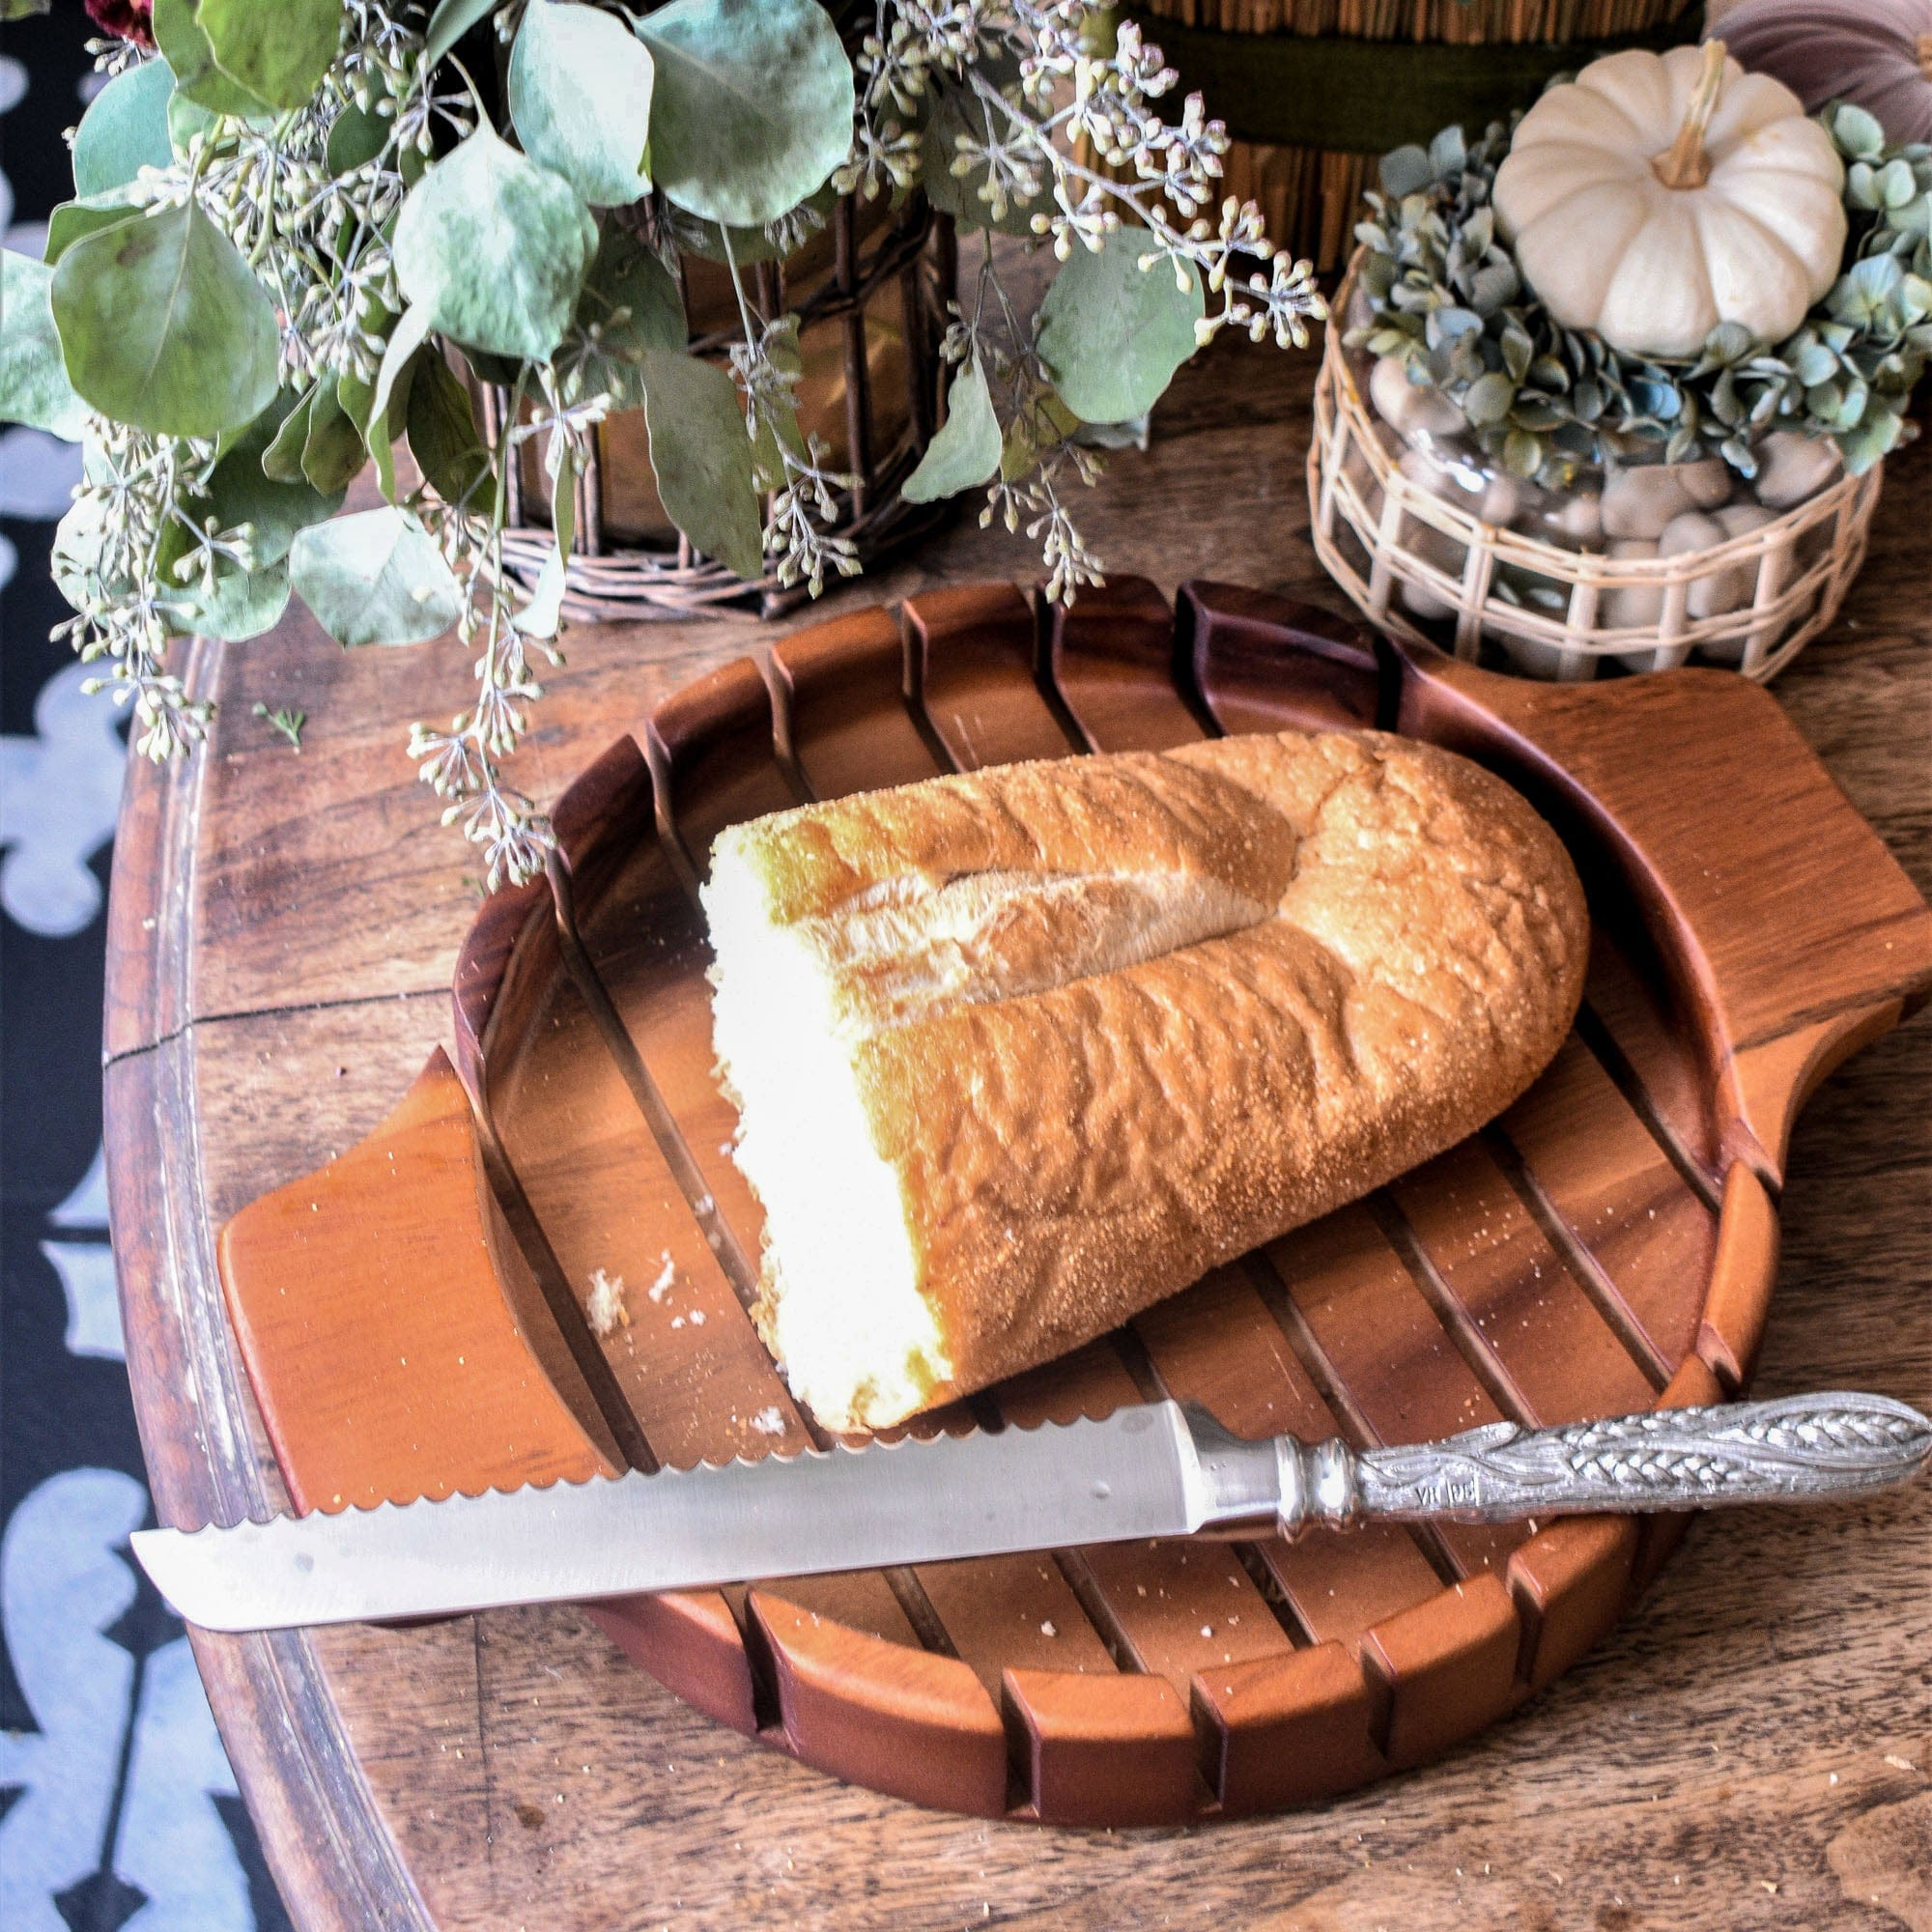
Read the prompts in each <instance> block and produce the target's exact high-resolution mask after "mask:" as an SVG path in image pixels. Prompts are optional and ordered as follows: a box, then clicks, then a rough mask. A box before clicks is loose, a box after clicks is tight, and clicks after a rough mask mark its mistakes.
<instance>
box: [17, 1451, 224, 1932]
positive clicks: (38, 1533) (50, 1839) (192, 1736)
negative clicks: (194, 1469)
mask: <svg viewBox="0 0 1932 1932" xmlns="http://www.w3.org/2000/svg"><path fill="white" fill-rule="evenodd" d="M147 1514H148V1499H147V1496H146V1494H145V1492H143V1491H142V1488H141V1486H140V1484H139V1483H137V1482H136V1481H135V1480H134V1479H133V1477H131V1476H128V1475H124V1474H122V1472H121V1471H120V1470H118V1469H65V1470H63V1471H62V1472H61V1473H60V1474H59V1475H57V1476H49V1477H48V1478H47V1480H46V1481H45V1482H43V1484H41V1485H40V1487H39V1488H38V1489H36V1490H33V1491H32V1492H29V1493H28V1495H27V1496H26V1497H25V1499H24V1500H23V1501H22V1502H21V1503H20V1505H19V1507H18V1508H17V1509H15V1510H14V1515H13V1518H12V1520H10V1521H9V1522H8V1525H7V1533H6V1536H5V1538H4V1539H0V1622H4V1625H5V1629H6V1635H7V1651H8V1655H9V1656H10V1657H11V1658H12V1660H13V1663H14V1677H15V1678H16V1679H17V1680H18V1682H19V1685H20V1689H21V1690H22V1691H23V1692H24V1693H25V1696H26V1699H27V1705H28V1708H29V1709H30V1710H31V1711H32V1712H33V1714H34V1721H35V1723H36V1724H37V1725H38V1726H39V1729H38V1731H18V1732H0V1786H4V1785H12V1786H16V1787H19V1788H20V1791H21V1795H20V1797H19V1798H18V1799H17V1800H16V1801H15V1802H14V1805H13V1806H12V1808H11V1809H10V1810H9V1811H8V1813H7V1815H6V1816H5V1817H4V1818H0V1924H4V1925H5V1926H6V1927H7V1928H8V1932H67V1925H66V1919H65V1918H64V1917H63V1915H62V1913H61V1911H60V1908H59V1907H58V1906H57V1905H56V1904H55V1902H54V1900H55V1895H56V1894H57V1893H60V1892H63V1891H66V1890H68V1889H70V1888H71V1887H73V1886H76V1885H79V1884H80V1883H81V1882H83V1881H84V1880H85V1879H87V1878H88V1877H89V1876H90V1875H91V1874H92V1873H94V1872H95V1871H96V1870H97V1869H98V1868H99V1865H100V1864H101V1862H102V1860H103V1854H110V1855H111V1856H112V1858H113V1861H114V1867H115V1869H116V1871H117V1874H118V1875H119V1876H120V1877H121V1878H122V1879H123V1880H124V1882H126V1883H128V1884H131V1885H134V1886H136V1887H138V1888H139V1889H140V1890H141V1891H142V1892H143V1893H145V1894H146V1898H147V1903H146V1904H145V1905H144V1906H143V1907H142V1908H141V1909H140V1910H139V1911H138V1912H137V1913H136V1914H135V1915H134V1916H133V1917H132V1918H129V1919H128V1926H130V1927H133V1928H136V1932H241V1928H245V1927H249V1926H252V1924H253V1922H254V1918H253V1914H252V1912H251V1911H250V1909H249V1905H248V1888H247V1880H246V1878H245V1876H244V1875H243V1873H242V1871H241V1861H240V1860H239V1859H238V1858H237V1857H236V1856H235V1847H234V1844H233V1842H232V1841H231V1840H230V1838H229V1836H228V1832H227V1828H226V1827H225V1826H224V1825H223V1824H222V1822H221V1815H220V1813H219V1812H218V1811H216V1810H215V1808H214V1805H213V1797H214V1796H215V1795H217V1794H224V1793H225V1794H228V1795H233V1793H234V1791H235V1776H234V1773H233V1772H232V1771H230V1770H229V1768H228V1762H227V1759H226V1758H225V1757H224V1756H223V1755H222V1750H221V1741H220V1739H219V1737H218V1736H217V1735H216V1733H215V1729H214V1721H213V1719H212V1718H211V1717H210V1716H209V1711H208V1701H207V1699H206V1697H205V1696H204V1695H203V1694H202V1691H201V1686H200V1682H199V1679H198V1678H197V1677H196V1675H195V1670H194V1662H193V1658H192V1656H191V1654H190V1653H189V1651H188V1647H187V1639H186V1638H185V1637H177V1638H176V1639H174V1640H173V1641H172V1642H170V1643H166V1644H163V1645H162V1646H160V1648H158V1649H157V1650H156V1651H154V1652H153V1653H152V1654H151V1655H150V1656H149V1659H148V1662H147V1667H146V1670H145V1671H144V1673H143V1678H144V1682H143V1687H142V1696H141V1708H140V1711H139V1713H138V1714H137V1715H136V1718H135V1720H134V1736H133V1739H132V1747H131V1751H130V1754H129V1759H128V1785H127V1791H126V1795H125V1797H124V1799H123V1802H122V1805H121V1811H120V1816H119V1819H118V1821H117V1823H118V1829H117V1830H116V1831H115V1843H114V1844H113V1845H112V1846H111V1847H110V1846H108V1845H107V1844H106V1837H107V1833H108V1829H109V1824H110V1820H111V1819H112V1818H113V1805H114V1787H115V1782H116V1779H117V1776H118V1775H119V1771H120V1764H121V1747H122V1739H123V1737H124V1735H125V1734H126V1730H127V1724H128V1696H129V1694H130V1691H131V1690H132V1687H133V1681H134V1671H135V1661H134V1659H133V1658H132V1657H131V1656H130V1655H129V1654H128V1651H126V1650H125V1649H123V1648H122V1646H121V1645H120V1644H118V1643H117V1642H115V1641H114V1640H113V1639H112V1638H111V1637H109V1636H108V1635H106V1634H105V1633H106V1632H107V1631H108V1630H110V1629H111V1628H112V1627H113V1625H114V1624H115V1622H116V1620H117V1619H118V1618H120V1617H121V1616H122V1615H123V1614H124V1613H125V1612H126V1611H127V1609H128V1606H129V1605H131V1604H132V1603H133V1601H134V1596H135V1581H134V1576H133V1573H132V1572H131V1571H130V1570H129V1568H128V1561H127V1559H126V1558H125V1557H124V1556H122V1555H120V1554H119V1553H118V1548H119V1546H121V1545H122V1544H125V1542H126V1541H127V1538H128V1532H129V1531H131V1530H135V1529H138V1528H139V1527H140V1526H141V1523H142V1522H143V1520H145V1519H146V1517H147Z"/></svg>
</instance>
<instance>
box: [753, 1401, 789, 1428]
mask: <svg viewBox="0 0 1932 1932" xmlns="http://www.w3.org/2000/svg"><path fill="white" fill-rule="evenodd" d="M752 1428H753V1432H754V1433H755V1434H756V1435H783V1434H784V1433H785V1426H784V1417H783V1416H782V1415H781V1414H780V1413H779V1406H778V1404H777V1403H771V1404H769V1405H767V1406H765V1407H763V1408H761V1409H759V1411H758V1412H757V1414H756V1415H754V1416H753V1418H752Z"/></svg>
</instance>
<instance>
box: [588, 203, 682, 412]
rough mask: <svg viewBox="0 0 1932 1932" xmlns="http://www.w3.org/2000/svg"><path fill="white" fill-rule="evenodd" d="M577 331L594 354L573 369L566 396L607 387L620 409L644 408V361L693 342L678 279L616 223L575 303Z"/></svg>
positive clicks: (608, 230)
mask: <svg viewBox="0 0 1932 1932" xmlns="http://www.w3.org/2000/svg"><path fill="white" fill-rule="evenodd" d="M576 327H578V329H579V330H580V331H581V332H582V334H583V335H584V336H586V337H587V338H588V339H589V342H590V345H591V348H592V351H593V354H592V355H588V356H586V357H585V359H584V361H583V362H582V363H581V364H579V365H575V366H574V367H573V369H572V371H571V374H570V376H569V377H568V378H567V379H566V394H567V395H568V396H569V398H570V400H572V401H575V400H576V398H577V394H578V393H581V392H583V391H587V390H591V389H599V388H602V389H608V390H609V391H610V393H611V397H612V400H613V405H614V407H615V408H617V409H620V410H635V409H641V408H642V407H643V401H644V384H643V377H642V374H641V369H642V357H643V355H644V353H645V351H647V350H651V349H682V348H683V347H684V346H685V344H686V343H687V342H688V341H689V340H690V335H691V331H690V327H689V325H688V324H687V323H686V321H685V315H684V293H683V291H682V290H681V289H680V288H679V287H678V285H677V277H676V276H675V275H673V274H672V273H671V271H670V270H668V269H667V268H666V267H665V265H664V264H663V263H662V262H660V261H659V260H658V258H657V257H656V256H655V255H654V254H652V253H651V251H650V250H649V249H648V248H646V247H645V246H644V244H643V243H642V242H641V241H639V240H638V238H637V237H636V236H635V235H633V234H631V233H630V232H629V231H628V230H626V229H622V228H619V227H618V226H617V225H616V224H615V223H614V222H612V223H611V225H610V226H609V227H608V228H606V229H605V231H604V237H603V240H602V241H599V242H598V244H597V259H596V260H595V261H594V262H592V263H591V265H590V272H589V274H588V275H587V276H585V277H584V282H583V293H582V295H581V296H580V297H579V298H578V299H577V316H576Z"/></svg>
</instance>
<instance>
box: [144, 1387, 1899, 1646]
mask: <svg viewBox="0 0 1932 1932" xmlns="http://www.w3.org/2000/svg"><path fill="white" fill-rule="evenodd" d="M1928 1462H1932V1421H1928V1420H1927V1419H1926V1418H1925V1417H1924V1416H1923V1415H1920V1414H1919V1413H1918V1410H1916V1409H1913V1408H1910V1407H1908V1406H1906V1405H1905V1404H1904V1403H1902V1402H1894V1401H1892V1400H1890V1399H1889V1398H1888V1397H1885V1396H1876V1395H1846V1394H1835V1393H1833V1394H1820V1395H1801V1396H1787V1397H1783V1398H1780V1399H1778V1400H1776V1401H1771V1402H1751V1403H1736V1404H1729V1405H1725V1406H1718V1407H1711V1408H1668V1409H1655V1410H1651V1411H1649V1412H1648V1413H1645V1414H1641V1415H1626V1416H1620V1417H1617V1418H1615V1419H1613V1420H1608V1421H1602V1422H1577V1423H1573V1424H1571V1425H1569V1426H1568V1427H1565V1428H1561V1429H1524V1428H1520V1427H1518V1426H1517V1425H1516V1424H1515V1423H1510V1422H1498V1423H1492V1424H1491V1425H1490V1426H1488V1427H1487V1428H1483V1429H1472V1430H1470V1431H1468V1432H1467V1433H1466V1434H1464V1435H1453V1436H1450V1437H1449V1438H1448V1439H1447V1440H1446V1441H1440V1442H1427V1443H1418V1444H1414V1445H1408V1446H1403V1447H1384V1448H1371V1449H1351V1448H1350V1447H1349V1445H1348V1444H1346V1443H1344V1442H1340V1441H1326V1442H1320V1443H1312V1444H1311V1443H1304V1442H1302V1441H1299V1440H1297V1439H1296V1438H1295V1437H1294V1436H1292V1435H1277V1436H1273V1437H1264V1438H1262V1439H1260V1440H1256V1441H1248V1440H1244V1439H1242V1438H1240V1437H1237V1436H1235V1435H1229V1434H1228V1432H1227V1431H1226V1430H1224V1429H1222V1428H1221V1427H1220V1426H1219V1425H1218V1424H1216V1423H1215V1422H1214V1421H1213V1420H1212V1418H1211V1417H1209V1416H1208V1414H1207V1413H1206V1412H1205V1411H1203V1410H1201V1409H1198V1408H1194V1407H1191V1406H1190V1407H1187V1408H1183V1407H1182V1406H1179V1404H1177V1403H1172V1402H1156V1403H1151V1404H1148V1405H1146V1406H1140V1407H1131V1408H1124V1409H1120V1410H1117V1411H1116V1412H1115V1413H1114V1414H1112V1415H1110V1416H1108V1417H1106V1418H1105V1419H1104V1420H1102V1421H1079V1422H1073V1423H1068V1424H1046V1425H1044V1426H1042V1427H1040V1428H1037V1429H1019V1428H1009V1429H1005V1430H1001V1431H998V1432H984V1433H980V1434H976V1435H964V1436H957V1437H954V1436H946V1435H941V1436H936V1437H934V1438H932V1439H931V1440H929V1441H922V1440H918V1439H916V1438H911V1437H908V1438H906V1439H904V1440H901V1441H898V1442H894V1443H873V1444H869V1445H867V1446H866V1447H863V1448H857V1449H853V1448H846V1447H843V1446H838V1447H834V1448H832V1449H829V1450H823V1451H807V1452H805V1453H803V1454H800V1455H797V1456H779V1455H773V1456H768V1457H766V1458H764V1459H762V1460H761V1461H758V1462H742V1461H741V1462H735V1463H725V1464H722V1465H714V1464H710V1463H700V1464H698V1465H697V1466H696V1468H692V1469H663V1470H659V1471H657V1472H655V1473H652V1474H648V1475H647V1474H644V1473H642V1472H640V1471H635V1470H634V1471H632V1472H631V1473H629V1474H626V1475H622V1476H615V1477H594V1478H592V1479H591V1480H590V1481H588V1482H582V1483H566V1482H559V1483H556V1484H554V1485H552V1486H551V1487H549V1488H527V1489H520V1490H511V1491H498V1490H487V1491H484V1492H481V1493H480V1494H477V1495H473V1496H471V1495H463V1494H456V1495H452V1496H450V1497H448V1498H447V1499H446V1500H440V1501H432V1500H423V1501H418V1502H412V1503H406V1504H395V1503H386V1502H385V1503H381V1504H379V1505H377V1506H376V1507H374V1508H372V1509H366V1510H365V1509H359V1508H355V1507H351V1508H347V1509H344V1510H340V1511H337V1512H334V1513H332V1514H322V1513H318V1514H311V1515H307V1516H298V1517H286V1516H285V1517H278V1518H276V1519H274V1520H271V1521H269V1522H252V1521H250V1522H240V1523H236V1524H235V1525H233V1526H232V1527H228V1528H219V1527H213V1526H211V1527H208V1528H203V1529H197V1530H193V1531H184V1530H179V1529H151V1530H143V1531H138V1532H137V1533H136V1534H135V1535H134V1536H133V1537H132V1538H131V1539H130V1540H131V1543H132V1547H133V1550H134V1554H135V1555H136V1556H137V1557H138V1558H139V1559H140V1562H141V1564H142V1567H143V1568H144V1569H146V1571H147V1573H148V1575H149V1576H150V1577H152V1578H153V1579H154V1581H155V1584H156V1587H157V1588H158V1589H159V1590H160V1592H161V1594H162V1595H163V1596H164V1597H165V1598H166V1599H167V1600H168V1602H169V1603H170V1604H172V1605H174V1607H175V1609H176V1610H177V1611H178V1612H179V1613H180V1614H181V1615H182V1616H183V1617H185V1619H186V1620H187V1621H188V1622H189V1623H192V1624H198V1625H200V1626H201V1627H202V1628H204V1629H207V1630H217V1631H258V1630H280V1629H288V1628H291V1627H295V1626H299V1625H309V1624H331V1623H352V1622H382V1621H384V1620H386V1619H391V1618H402V1617H420V1616H436V1615H442V1614H448V1613H453V1612H459V1611H465V1610H480V1609H488V1608H492V1607H494V1606H497V1605H509V1604H539V1603H578V1602H586V1601H591V1600H594V1599H596V1598H600V1597H618V1596H630V1595H633V1594H635V1593H637V1592H648V1591H657V1590H683V1589H694V1588H697V1587H700V1586H704V1585H710V1584H717V1583H724V1582H731V1581H736V1580H739V1579H743V1578H747V1577H795V1576H808V1575H811V1574H814V1573H819V1572H825V1571H834V1570H869V1569H876V1568H880V1567H882V1566H886V1565H894V1564H904V1563H931V1562H944V1561H947V1560H950V1559H952V1558H955V1557H963V1556H992V1555H998V1554H1002V1553H1005V1552H1008V1551H1012V1550H1021V1549H1041V1548H1068V1547H1078V1546H1080V1545H1083V1544H1096V1543H1119V1542H1125V1541H1128V1540H1131V1539H1135V1538H1141V1537H1175V1536H1188V1535H1196V1534H1201V1533H1204V1532H1205V1533H1208V1534H1210V1535H1217V1536H1228V1537H1249V1536H1264V1535H1268V1534H1270V1533H1274V1532H1279V1533H1281V1534H1283V1535H1286V1536H1293V1535H1296V1534H1298V1533H1300V1532H1302V1531H1305V1530H1307V1529H1309V1528H1311V1527H1314V1526H1316V1525H1330V1526H1334V1527H1338V1528H1339V1527H1347V1526H1350V1525H1352V1524H1356V1523H1362V1522H1436V1521H1443V1520H1454V1521H1459V1522H1504V1521H1513V1520H1520V1519H1525V1518H1527V1519H1532V1520H1541V1519H1544V1518H1548V1517H1555V1516H1565V1515H1576V1514H1579V1513H1592V1512H1611V1513H1622V1512H1627V1511H1634V1510H1642V1511H1652V1510H1682V1509H1702V1508H1708V1507H1711V1506H1713V1505H1719V1504H1731V1503H1762V1502H1825V1501H1833V1500H1841V1499H1846V1498H1851V1497H1857V1496H1868V1495H1871V1494H1873V1493H1874V1492H1877V1491H1879V1490H1882V1489H1885V1488H1888V1487H1889V1486H1890V1485H1892V1484H1894V1483H1899V1482H1903V1481H1905V1480H1907V1479H1908V1478H1910V1477H1912V1476H1916V1475H1918V1474H1919V1473H1920V1472H1921V1471H1923V1470H1924V1469H1925V1467H1926V1465H1927V1463H1928Z"/></svg>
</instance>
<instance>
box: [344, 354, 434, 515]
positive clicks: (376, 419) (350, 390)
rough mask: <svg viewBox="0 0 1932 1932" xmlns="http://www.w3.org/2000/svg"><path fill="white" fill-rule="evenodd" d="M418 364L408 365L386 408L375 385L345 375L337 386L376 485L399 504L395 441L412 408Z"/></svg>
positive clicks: (390, 499) (389, 498) (391, 500)
mask: <svg viewBox="0 0 1932 1932" xmlns="http://www.w3.org/2000/svg"><path fill="white" fill-rule="evenodd" d="M414 373H415V364H414V363H413V362H412V363H410V364H408V365H407V366H406V367H405V368H404V370H403V376H402V380H401V382H400V383H398V384H396V385H395V389H394V391H393V393H392V395H391V397H390V398H389V400H388V402H387V404H386V406H385V407H384V409H383V410H382V411H380V412H379V411H378V410H377V408H376V384H374V383H365V382H363V381H362V379H361V378H360V377H359V376H351V375H346V374H345V375H343V376H341V377H339V378H338V379H337V381H336V384H335V400H336V401H337V402H338V403H339V404H340V405H341V406H342V413H343V414H344V415H346V416H347V417H348V418H349V420H350V421H351V422H353V423H354V424H355V427H356V430H357V431H358V432H359V433H360V435H361V439H362V442H363V445H364V447H365V448H366V449H367V450H368V452H369V461H370V462H371V463H372V464H374V465H375V468H376V485H377V488H378V489H380V490H381V491H382V493H383V495H384V497H386V498H387V499H388V501H390V502H391V503H393V502H394V501H395V500H396V454H395V441H396V439H397V437H399V436H400V435H401V434H402V428H401V424H402V412H404V411H405V410H407V409H408V408H409V388H410V382H411V379H412V376H413V375H414Z"/></svg>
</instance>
